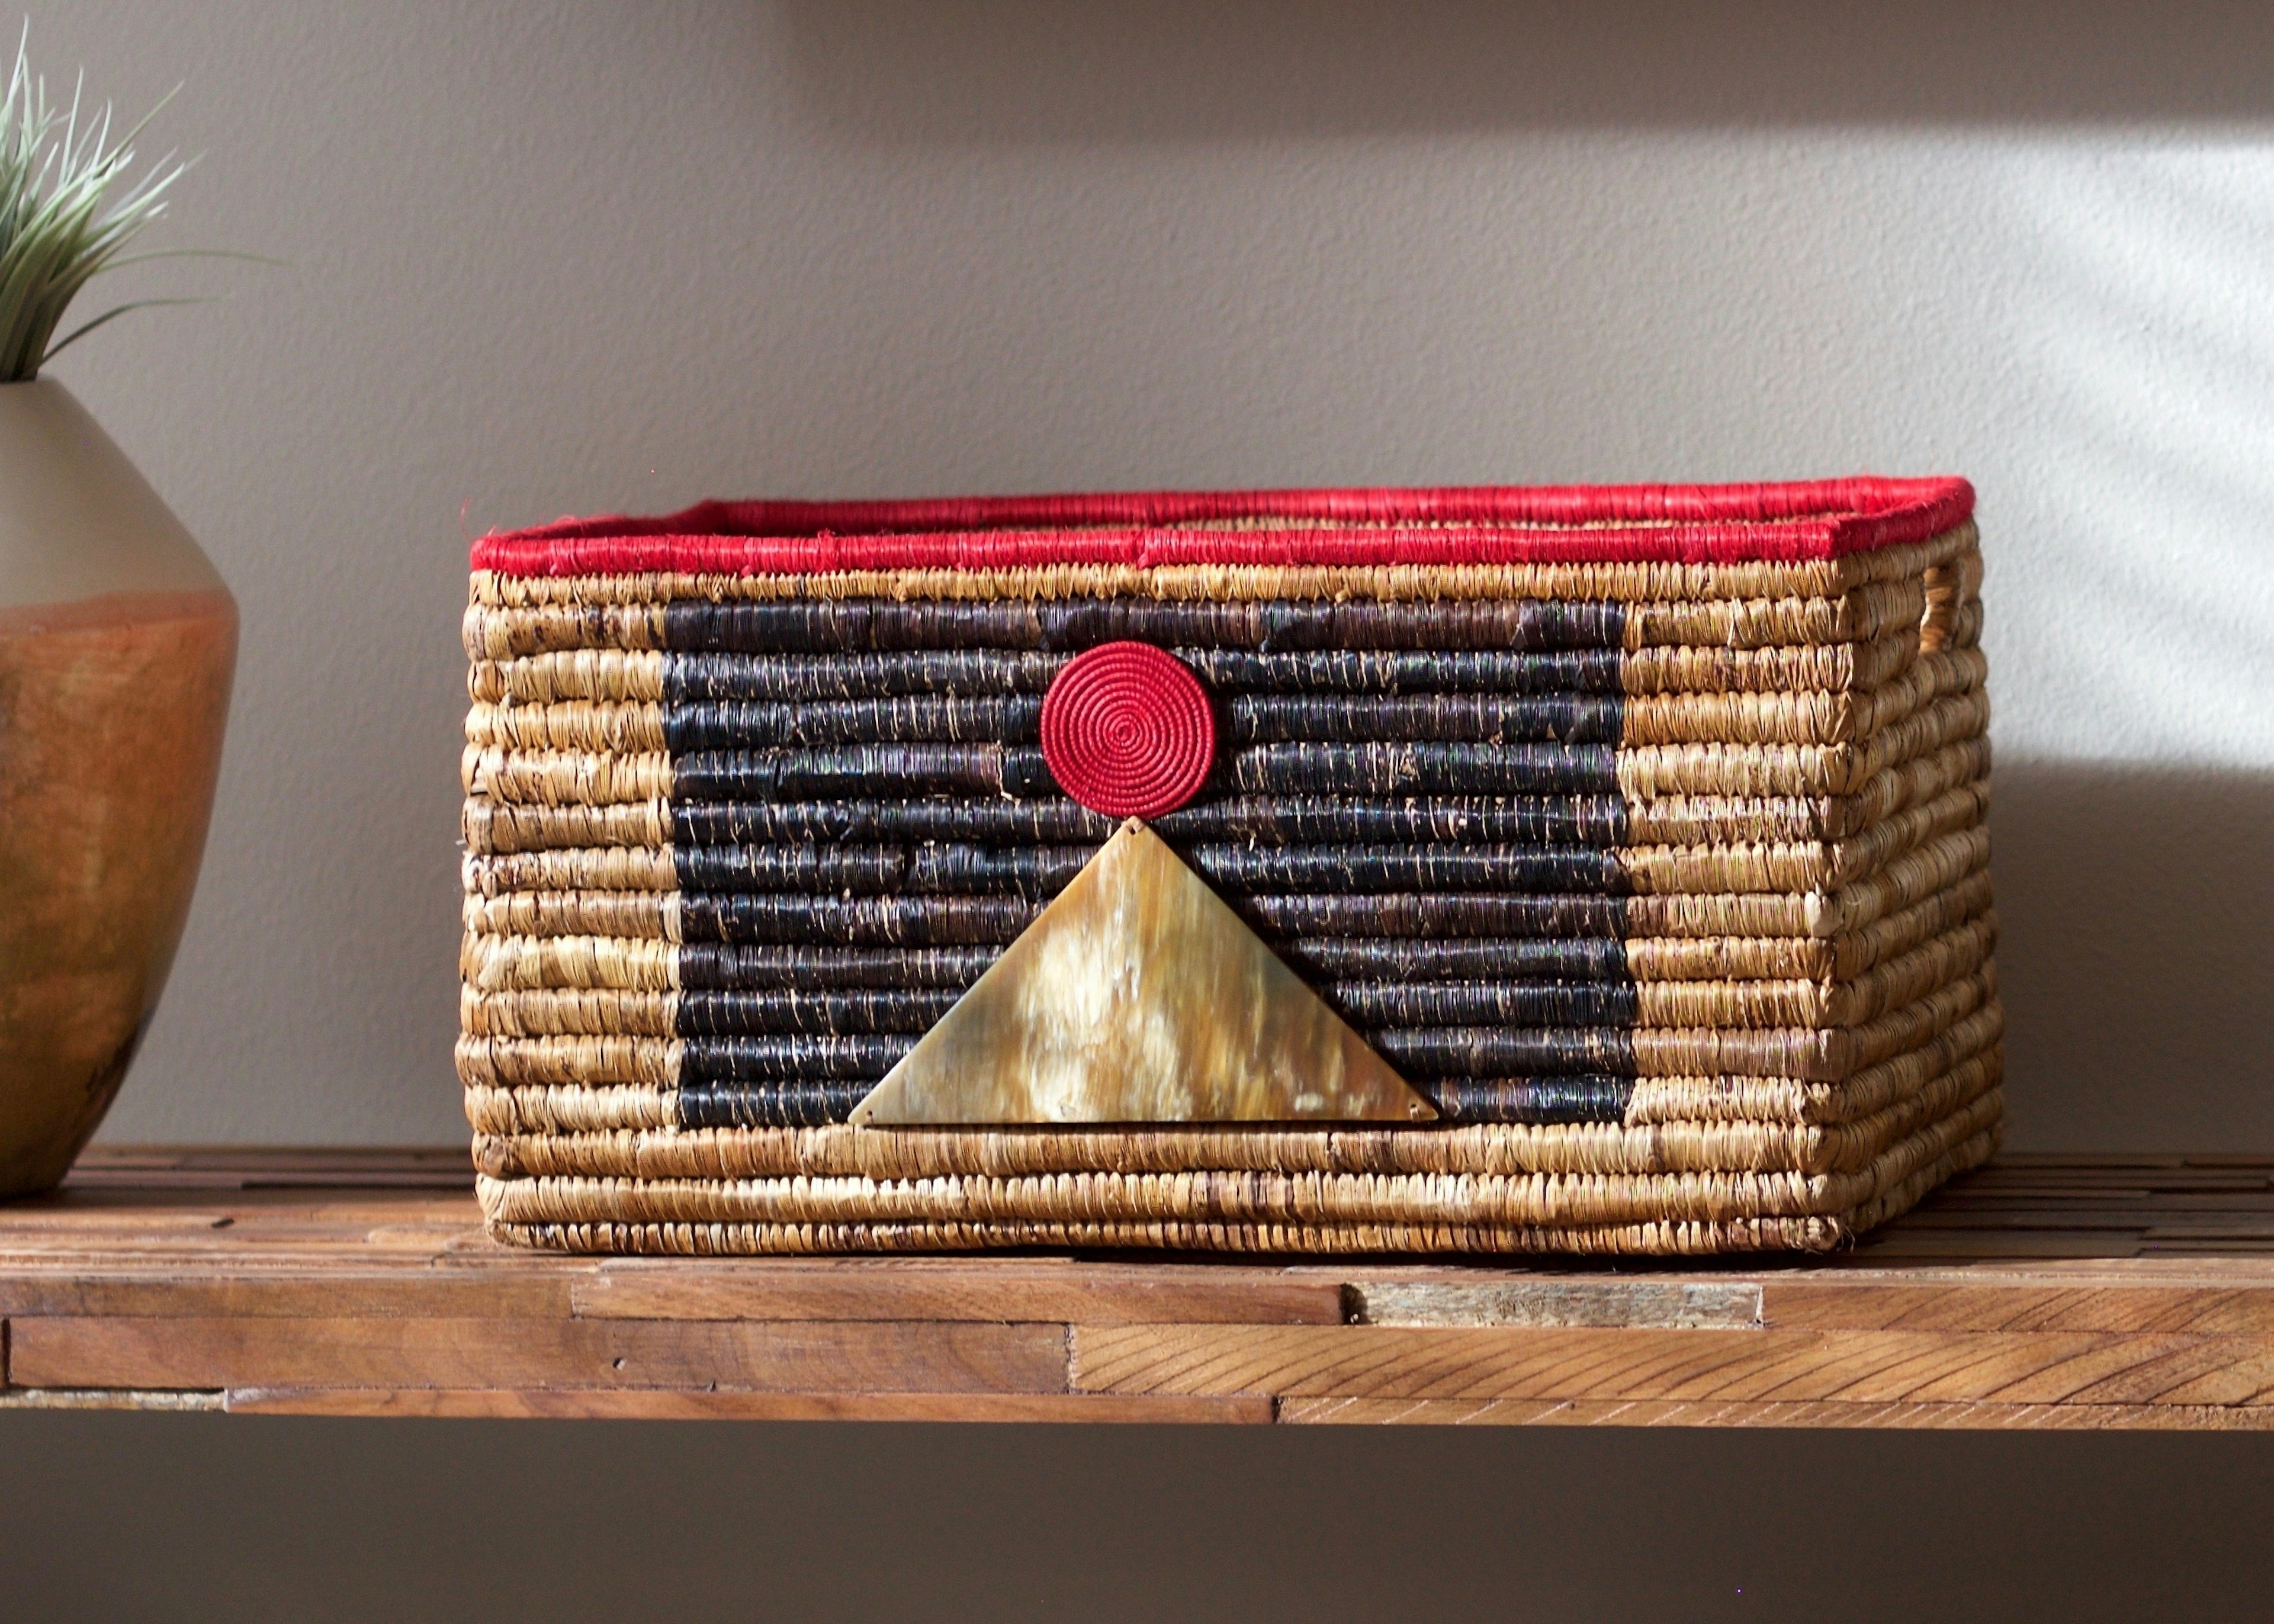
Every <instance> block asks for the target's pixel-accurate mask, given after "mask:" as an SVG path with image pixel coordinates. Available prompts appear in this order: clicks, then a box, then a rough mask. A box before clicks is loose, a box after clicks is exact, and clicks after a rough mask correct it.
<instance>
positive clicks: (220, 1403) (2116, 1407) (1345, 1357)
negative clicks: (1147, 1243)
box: [0, 1149, 2274, 1428]
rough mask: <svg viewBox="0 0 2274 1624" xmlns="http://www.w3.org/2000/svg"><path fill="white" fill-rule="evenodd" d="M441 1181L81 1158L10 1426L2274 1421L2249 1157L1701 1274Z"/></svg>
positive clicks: (2073, 1180)
mask: <svg viewBox="0 0 2274 1624" xmlns="http://www.w3.org/2000/svg"><path fill="white" fill-rule="evenodd" d="M470 1184H471V1176H470V1175H469V1174H468V1172H467V1170H466V1164H465V1160H464V1156H463V1153H462V1152H456V1151H447V1152H442V1151H438V1152H389V1151H335V1152H310V1151H286V1150H273V1151H271V1150H208V1151H194V1150H127V1149H105V1150H97V1151H94V1152H90V1153H89V1154H88V1155H87V1157H86V1159H85V1160H84V1161H83V1162H81V1164H80V1167H79V1170H78V1171H77V1172H75V1173H74V1174H73V1175H72V1179H71V1181H70V1183H69V1184H66V1185H65V1186H64V1189H63V1190H62V1191H61V1192H57V1193H56V1194H55V1195H53V1196H50V1197H46V1198H42V1199H37V1200H32V1201H26V1202H19V1203H16V1204H13V1205H7V1206H0V1354H4V1360H5V1363H4V1366H0V1378H4V1387H0V1405H14V1406H86V1407H101V1406H127V1407H136V1408H148V1409H218V1410H230V1411H250V1412H257V1413H279V1412H284V1413H297V1414H325V1415H363V1416H375V1415H400V1416H590V1417H608V1416H614V1417H753V1418H776V1419H781V1418H827V1417H844V1418H867V1419H887V1420H972V1421H1001V1420H1096V1421H1109V1420H1120V1421H1179V1422H1182V1421H1239V1422H1274V1421H1277V1422H1500V1423H1522V1424H1542V1423H1545V1424H1551V1425H1570V1424H1577V1425H1589V1424H1594V1425H1600V1424H1610V1425H1776V1426H1976V1427H1986V1426H2030V1427H2176V1428H2244V1427H2263V1426H2270V1425H2274V1158H2263V1157H2260V1158H2242V1157H2220V1156H2192V1155H2173V1156H2103V1157H2074V1156H2070V1157H2058V1156H2014V1157H2008V1158H2007V1159H2005V1160H2004V1161H2002V1162H1999V1164H1998V1165H1996V1166H1994V1167H1992V1168H1990V1169H1986V1170H1984V1172H1982V1173H1979V1174H1977V1175H1976V1176H1974V1177H1971V1178H1969V1179H1966V1180H1964V1181H1962V1182H1961V1183H1959V1184H1954V1185H1953V1186H1951V1187H1950V1188H1949V1189H1947V1190H1946V1191H1944V1192H1942V1193H1940V1194H1939V1195H1938V1196H1937V1197H1935V1198H1934V1199H1932V1200H1931V1201H1930V1202H1929V1203H1927V1205H1926V1206H1924V1207H1922V1208H1921V1209H1920V1210H1919V1211H1917V1212H1916V1213H1914V1214H1911V1215H1910V1216H1909V1218H1907V1219H1905V1220H1903V1221H1902V1222H1900V1223H1897V1224H1894V1225H1893V1226H1891V1227H1890V1228H1888V1229H1886V1230H1885V1231H1883V1232H1882V1233H1881V1234H1880V1235H1879V1236H1878V1237H1875V1238H1873V1239H1872V1240H1871V1241H1870V1242H1868V1243H1867V1244H1865V1245H1864V1246H1863V1247H1861V1248H1860V1249H1858V1250H1856V1252H1850V1253H1847V1254H1844V1255H1841V1256H1839V1257H1835V1258H1832V1259H1820V1260H1814V1261H1806V1260H1790V1259H1731V1260H1728V1261H1727V1262H1721V1263H1708V1264H1706V1265H1703V1266H1700V1265H1696V1264H1683V1265H1678V1266H1673V1267H1654V1266H1638V1265H1632V1264H1630V1265H1624V1266H1621V1267H1568V1266H1563V1265H1552V1266H1540V1265H1521V1264H1509V1265H1494V1264H1430V1263H1412V1262H1406V1261H1399V1260H1382V1259H1350V1260H1328V1261H1321V1262H1307V1263H1298V1264H1292V1265H1284V1264H1276V1263H1264V1264H1258V1263H1254V1262H1243V1261H1237V1260H1234V1261H1215V1260H1205V1259H1202V1260H1193V1259H1174V1260H1153V1261H1139V1260H1133V1259H1126V1258H1119V1257H1113V1258H1095V1257H1078V1256H1072V1255H1052V1256H1021V1257H1016V1258H922V1259H746V1260H720V1261H712V1260H703V1259H695V1260H686V1261H678V1260H661V1259H595V1258H568V1257H557V1256H548V1255H545V1254H539V1253H533V1252H522V1251H517V1250H513V1249H509V1248H507V1247H503V1246H500V1245H497V1244H493V1243H492V1242H490V1241H489V1240H488V1239H487V1238H486V1237H484V1235H483V1234H482V1231H481V1226H480V1221H479V1218H478V1214H477V1212H476V1210H475V1207H474V1202H473V1198H472V1194H471V1189H470Z"/></svg>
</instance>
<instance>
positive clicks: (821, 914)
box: [679, 893, 1626, 947]
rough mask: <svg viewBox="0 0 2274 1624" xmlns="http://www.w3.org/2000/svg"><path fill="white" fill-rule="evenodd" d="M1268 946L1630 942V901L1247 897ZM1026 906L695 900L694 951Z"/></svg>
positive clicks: (1026, 908) (1013, 913)
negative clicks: (1390, 941)
mask: <svg viewBox="0 0 2274 1624" xmlns="http://www.w3.org/2000/svg"><path fill="white" fill-rule="evenodd" d="M1226 900H1227V901H1229V902H1230V903H1231V906H1232V909H1233V911H1234V912H1235V913H1238V914H1240V915H1241V916H1242V917H1243V918H1245V919H1246V920H1247V921H1248V922H1249V923H1250V924H1252V925H1254V926H1255V927H1256V928H1257V929H1259V930H1261V932H1262V933H1263V935H1264V936H1266V937H1267V939H1274V940H1276V939H1277V938H1280V937H1286V936H1595V937H1603V938H1609V939H1611V940H1614V941H1615V940H1616V939H1617V938H1619V937H1621V936H1623V934H1624V929H1625V921H1626V908H1625V905H1624V903H1623V899H1622V898H1616V897H1604V896H1589V895H1584V894H1583V895H1576V896H1560V897H1541V896H1480V895H1477V894H1475V893H1465V894H1457V895H1445V896H1435V895H1423V896H1416V895H1412V894H1411V893H1404V894H1399V893H1392V894H1390V895H1387V896H1377V897H1364V896H1289V895H1286V894H1284V893H1278V894H1273V895H1269V896H1240V897H1231V898H1226ZM1042 908H1043V904H1042V902H1041V901H1040V900H1039V899H1029V898H1020V897H956V896H906V897H853V898H843V897H804V896H776V895H764V894H742V895H724V894H717V893H687V894H683V895H682V896H681V899H680V915H679V918H680V933H681V939H682V940H685V941H688V942H733V943H770V942H771V943H789V942H811V943H816V944H824V945H831V944H834V945H840V946H847V947H891V946H907V947H946V946H964V945H971V944H980V943H989V942H992V943H1008V942H1010V941H1012V940H1013V938H1015V937H1016V936H1018V934H1019V932H1020V931H1021V930H1023V929H1026V928H1027V926H1028V924H1030V923H1031V922H1032V921H1033V920H1034V918H1035V914H1039V913H1040V912H1042Z"/></svg>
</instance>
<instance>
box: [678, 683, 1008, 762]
mask: <svg viewBox="0 0 2274 1624" xmlns="http://www.w3.org/2000/svg"><path fill="white" fill-rule="evenodd" d="M1042 719H1043V702H1042V699H1041V697H1040V696H1039V695H1033V694H1014V695H1008V696H1006V697H996V698H981V699H970V698H962V697H957V696H950V695H914V696H911V697H907V698H902V699H851V700H838V701H832V702H830V703H806V704H798V703H787V704H785V703H755V702H750V701H744V700H734V701H704V702H702V703H693V704H675V705H667V706H666V707H665V709H664V713H663V733H664V741H665V742H666V744H667V745H669V747H670V748H671V751H672V753H673V754H674V755H685V754H687V753H688V752H689V751H693V750H751V749H762V748H770V747H774V746H780V745H828V744H907V743H937V744H953V743H959V742H960V743H972V742H991V743H998V744H1032V743H1034V742H1035V741H1036V740H1038V739H1040V738H1041V737H1042Z"/></svg>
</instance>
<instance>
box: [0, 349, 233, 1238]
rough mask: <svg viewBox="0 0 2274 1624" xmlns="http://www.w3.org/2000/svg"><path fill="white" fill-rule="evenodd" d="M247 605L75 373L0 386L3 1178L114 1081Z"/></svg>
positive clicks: (203, 817) (196, 838) (195, 858)
mask: <svg viewBox="0 0 2274 1624" xmlns="http://www.w3.org/2000/svg"><path fill="white" fill-rule="evenodd" d="M236 662H237V605H236V603H235V601H234V600H233V599H231V598H230V594H229V589H228V588H227V587H226V586H225V585H224V584H223V583H222V578H221V576H220V575H218V574H217V573H215V569H214V567H213V565H212V564H211V563H210V562H209V561H208V560H207V558H206V555H205V554H204V553H202V552H201V551H200V549H199V547H198V545H197V543H196V542H195V541H194V540H192V538H191V536H190V533H189V532H188V531H187V530H184V529H183V528H182V525H181V523H180V521H178V520H177V519H176V518H175V517H174V515H172V514H171V513H170V512H169V511H168V510H167V508H166V505H165V503H163V502H162V501H161V500H159V499H158V495H157V492H154V491H153V490H152V489H151V488H150V486H149V485H148V483H147V481H145V480H144V479H143V477H141V475H140V474H139V473H138V472H136V471H135V469H134V466H133V464H132V463H131V462H128V461H127V460H126V457H125V456H124V454H123V453H121V452H120V450H119V449H118V447H117V446H116V445H114V444H113V443H112V442H111V440H110V439H109V436H108V435H106V434H105V433H104V432H102V428H101V426H100V425H97V424H96V422H95V421H94V418H93V417H90V416H88V414H87V410H85V409H84V408H83V407H81V406H80V405H79V402H77V401H76V400H74V399H72V395H71V393H70V391H68V390H66V389H65V388H64V387H63V386H62V385H61V384H59V383H56V382H55V381H54V380H48V379H41V380H35V381H33V382H28V383H11V384H0V1196H11V1195H23V1194H26V1193H30V1192H35V1191H40V1190H45V1189H48V1188H49V1187H51V1186H52V1185H54V1184H56V1183H58V1182H59V1181H60V1180H61V1179H62V1177H63V1176H64V1173H65V1172H66V1171H68V1170H69V1169H70V1167H71V1163H72V1158H73V1157H75V1156H76V1155H78V1154H79V1149H80V1147H83V1146H84V1145H85V1144H86V1143H87V1139H88V1138H89V1137H90V1136H91V1135H92V1134H93V1133H94V1131H95V1128H96V1126H97V1125H98V1124H100V1123H101V1122H102V1116H103V1113H104V1112H105V1111H106V1110H108V1109H109V1106H110V1102H111V1101H112V1100H113V1099H114V1098H115V1097H116V1096H117V1093H118V1086H119V1084H120V1083H121V1082H122V1081H123V1080H124V1078H125V1075H126V1071H127V1068H128V1066H129V1065H130V1064H132V1061H133V1058H134V1053H135V1050H136V1049H137V1048H138V1047H139V1044H140V1042H141V1041H142V1035H143V1034H144V1033H145V1032H146V1031H147V1029H148V1027H149V1024H150V1018H151V1016H152V1015H153V1014H154V1012H155V1011H156V1009H157V1006H158V997H159V994H160V993H161V992H162V991H163V989H164V988H165V984H166V974H167V972H168V970H169V968H170V967H171V966H172V963H173V958H174V950H175V947H176V946H177V944H178V943H179V942H180V940H181V936H182V927H183V924H184V921H186V920H187V918H188V916H189V910H190V898H191V893H192V891H194V889H195V888H196V885H197V877H198V865H199V861H200V858H201V857H202V856H203V854H204V851H205V843H206V826H207V820H208V818H209V816H210V815H211V812H212V808H213V795H214V783H215V778H216V776H217V775H218V773H219V771H220V767H221V749H222V729H223V727H224V726H225V725H226V723H227V721H228V717H229V695H230V679H231V677H232V675H233V673H234V671H235V667H236Z"/></svg>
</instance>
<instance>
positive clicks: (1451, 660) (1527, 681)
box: [1171, 647, 1625, 695]
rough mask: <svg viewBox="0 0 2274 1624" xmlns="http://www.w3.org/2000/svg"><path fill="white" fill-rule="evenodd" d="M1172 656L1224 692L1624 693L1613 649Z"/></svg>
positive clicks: (1187, 652)
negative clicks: (1467, 691)
mask: <svg viewBox="0 0 2274 1624" xmlns="http://www.w3.org/2000/svg"><path fill="white" fill-rule="evenodd" d="M1171 652H1173V653H1174V654H1175V655H1176V656H1177V658H1179V659H1181V660H1183V661H1184V662H1185V663H1186V665H1190V666H1191V667H1192V668H1193V670H1194V671H1196V672H1198V673H1200V674H1201V677H1202V678H1203V679H1205V680H1207V681H1208V682H1209V685H1210V686H1211V687H1213V688H1216V690H1217V691H1219V692H1221V693H1226V694H1242V693H1245V694H1321V693H1325V694H1440V693H1448V692H1457V691H1462V690H1473V691H1477V692H1482V693H1492V694H1613V695H1615V694H1623V692H1624V691H1625V683H1624V681H1623V656H1622V655H1621V654H1620V652H1619V650H1617V649H1616V648H1615V647H1613V648H1586V649H1562V650H1507V649H1483V650H1455V649H1443V650H1437V649H1432V650H1383V649H1320V650H1309V651H1306V652H1302V653H1297V654H1257V653H1254V652H1251V651H1250V650H1246V649H1177V650H1171Z"/></svg>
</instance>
